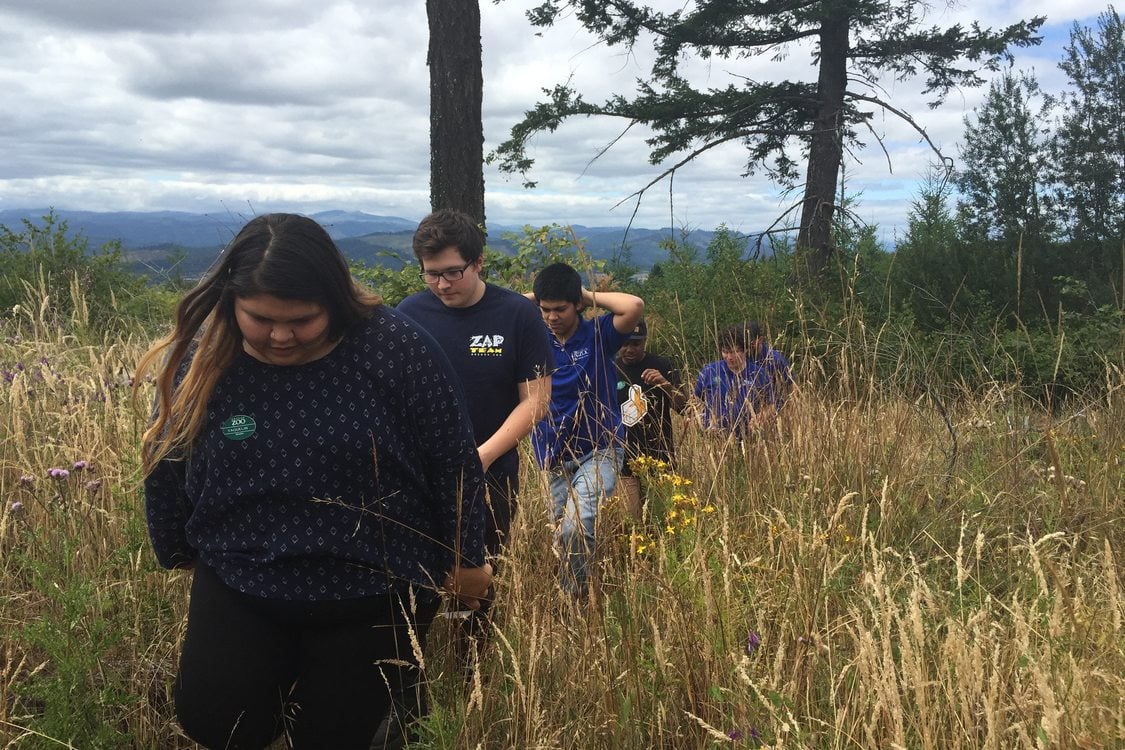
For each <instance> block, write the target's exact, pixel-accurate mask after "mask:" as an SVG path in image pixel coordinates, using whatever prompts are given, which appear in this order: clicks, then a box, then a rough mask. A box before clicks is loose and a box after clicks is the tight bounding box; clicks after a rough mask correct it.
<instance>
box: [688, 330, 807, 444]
mask: <svg viewBox="0 0 1125 750" xmlns="http://www.w3.org/2000/svg"><path fill="white" fill-rule="evenodd" d="M719 351H720V353H721V354H722V359H720V360H717V361H715V362H711V363H709V364H707V365H705V366H704V367H703V370H702V371H700V373H699V377H698V378H697V379H696V381H695V389H694V391H693V394H694V395H695V397H696V398H697V399H699V400H700V401H702V403H703V415H702V416H703V427H704V429H706V430H714V431H719V432H723V433H728V434H731V435H733V436H735V437H737V438H739V439H744V438H748V437H750V435H752V434H753V433H754V432H755V431H757V430H759V429H761V428H763V427H765V426H766V425H769V424H772V423H773V421H774V419H775V418H776V417H777V413H778V412H779V411H780V410H781V407H782V406H783V405H784V404H785V400H786V399H787V398H788V396H789V394H790V392H791V391H792V389H793V375H792V373H791V371H790V367H789V360H787V359H786V358H785V355H783V354H782V353H781V352H779V351H777V350H776V349H774V348H773V347H772V346H770V345H769V344H768V343H766V341H765V338H764V337H763V336H762V327H761V325H760V324H759V323H758V322H757V321H753V320H752V321H749V322H747V323H739V324H737V325H733V326H728V327H727V328H724V329H723V330H722V331H720V332H719Z"/></svg>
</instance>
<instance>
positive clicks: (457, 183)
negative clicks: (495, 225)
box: [426, 0, 484, 226]
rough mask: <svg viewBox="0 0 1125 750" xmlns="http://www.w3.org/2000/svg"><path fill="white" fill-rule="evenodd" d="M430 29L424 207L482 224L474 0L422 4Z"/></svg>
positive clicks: (479, 87)
mask: <svg viewBox="0 0 1125 750" xmlns="http://www.w3.org/2000/svg"><path fill="white" fill-rule="evenodd" d="M426 18H427V19H428V20H429V26H430V49H429V54H428V56H427V63H428V64H429V66H430V208H431V209H432V210H437V209H439V208H454V209H457V210H459V211H463V212H465V213H467V214H468V215H469V216H472V217H473V218H474V219H476V220H477V221H478V222H480V224H481V225H482V226H483V225H484V124H483V122H482V120H481V100H482V98H483V96H484V80H483V74H482V73H481V46H480V5H479V4H478V0H426Z"/></svg>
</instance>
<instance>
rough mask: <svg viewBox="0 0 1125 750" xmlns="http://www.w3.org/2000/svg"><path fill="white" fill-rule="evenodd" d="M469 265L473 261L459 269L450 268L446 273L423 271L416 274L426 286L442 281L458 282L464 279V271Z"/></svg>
mask: <svg viewBox="0 0 1125 750" xmlns="http://www.w3.org/2000/svg"><path fill="white" fill-rule="evenodd" d="M471 265H473V261H469V262H468V263H466V264H465V265H463V266H461V267H460V268H450V269H449V270H448V271H423V272H422V273H420V274H418V278H420V279H421V280H422V281H424V282H426V283H427V284H436V283H438V282H439V281H440V280H442V279H445V280H446V281H460V280H461V279H462V278H464V276H465V271H466V269H468V267H469V266H471Z"/></svg>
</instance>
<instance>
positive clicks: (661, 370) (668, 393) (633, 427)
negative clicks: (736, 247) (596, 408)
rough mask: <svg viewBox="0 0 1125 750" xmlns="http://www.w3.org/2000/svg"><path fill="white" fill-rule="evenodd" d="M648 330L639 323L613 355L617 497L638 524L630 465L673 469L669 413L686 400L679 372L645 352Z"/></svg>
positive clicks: (637, 488)
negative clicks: (619, 432)
mask: <svg viewBox="0 0 1125 750" xmlns="http://www.w3.org/2000/svg"><path fill="white" fill-rule="evenodd" d="M647 345H648V324H647V323H646V322H645V321H644V320H643V319H642V320H640V321H638V322H637V327H636V328H634V329H633V331H632V332H631V333H630V334H629V335H628V336H627V337H626V339H625V341H624V343H622V344H621V350H620V351H619V352H618V353H617V372H618V374H619V375H620V379H619V380H618V382H617V400H618V403H619V404H620V405H621V422H622V423H623V424H624V425H625V456H624V462H623V463H622V465H621V476H620V477H619V478H618V480H617V481H618V491H619V493H621V494H622V496H623V497H624V500H625V506H626V509H627V510H628V511H629V514H630V515H631V516H632V517H633V518H636V519H640V518H641V515H642V514H641V511H642V498H641V483H640V480H639V479H638V478H637V476H636V475H635V473H634V472H633V469H632V466H631V462H632V461H635V460H636V459H638V458H640V457H641V456H647V457H649V458H653V459H656V460H658V461H663V462H665V463H667V464H668V465H669V467H671V466H672V465H674V464H675V456H676V449H675V440H674V439H673V433H672V412H673V411H676V412H680V411H682V410H683V408H684V405H685V404H686V403H687V394H686V393H684V390H683V388H682V387H681V385H680V370H679V368H678V367H677V366H676V365H675V363H673V362H672V360H670V359H668V358H667V357H662V356H660V355H658V354H653V353H652V352H650V351H648V349H647Z"/></svg>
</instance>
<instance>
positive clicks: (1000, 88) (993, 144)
mask: <svg viewBox="0 0 1125 750" xmlns="http://www.w3.org/2000/svg"><path fill="white" fill-rule="evenodd" d="M1036 100H1038V101H1039V102H1040V103H1039V105H1038V106H1035V105H1034V102H1036ZM1050 106H1051V100H1050V98H1046V99H1044V97H1043V95H1042V92H1041V91H1040V89H1039V84H1038V82H1037V81H1036V80H1035V78H1034V76H1032V75H1028V74H1019V75H1017V74H1013V73H1005V74H1004V75H1002V76H1000V77H999V78H998V79H996V80H994V81H993V82H992V84H991V85H990V86H989V89H988V96H987V98H986V99H985V102H984V104H983V105H981V106H980V107H979V108H976V109H974V110H973V114H974V118H975V119H972V118H965V133H964V137H963V138H962V143H963V144H964V145H962V146H961V148H960V151H961V161H962V164H961V167H960V168H959V169H958V172H957V184H958V186H959V187H960V188H961V193H962V196H963V197H962V200H961V201H960V203H959V209H960V213H961V216H962V217H963V224H964V225H965V228H966V230H968V232H969V233H971V234H972V235H973V236H979V237H982V238H990V239H1007V240H1016V239H1017V238H1019V237H1023V238H1024V240H1025V242H1037V241H1043V240H1045V239H1047V237H1048V236H1049V234H1050V227H1049V224H1048V210H1047V206H1046V205H1045V192H1046V185H1047V182H1048V181H1049V177H1048V175H1047V170H1048V168H1049V164H1048V161H1047V159H1046V148H1047V134H1048V129H1047V128H1046V127H1045V122H1046V120H1047V116H1048V113H1049V111H1050Z"/></svg>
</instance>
